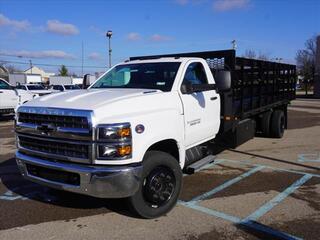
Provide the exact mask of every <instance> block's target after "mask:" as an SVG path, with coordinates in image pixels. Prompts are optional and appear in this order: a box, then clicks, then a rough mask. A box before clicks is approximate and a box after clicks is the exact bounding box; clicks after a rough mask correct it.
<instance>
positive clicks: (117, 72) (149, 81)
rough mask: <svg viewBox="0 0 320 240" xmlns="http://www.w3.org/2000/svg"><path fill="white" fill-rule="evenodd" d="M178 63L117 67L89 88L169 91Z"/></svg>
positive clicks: (138, 64)
mask: <svg viewBox="0 0 320 240" xmlns="http://www.w3.org/2000/svg"><path fill="white" fill-rule="evenodd" d="M179 66H180V62H163V63H137V64H125V65H119V66H116V67H115V68H113V69H112V70H111V71H110V72H108V73H107V74H105V75H104V76H102V77H101V78H100V79H99V80H98V81H97V82H96V83H95V84H94V85H93V86H92V87H91V88H143V89H159V90H161V91H165V92H167V91H171V88H172V85H173V82H174V79H175V77H176V74H177V71H178V69H179Z"/></svg>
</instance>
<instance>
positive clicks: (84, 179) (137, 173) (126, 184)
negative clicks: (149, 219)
mask: <svg viewBox="0 0 320 240" xmlns="http://www.w3.org/2000/svg"><path fill="white" fill-rule="evenodd" d="M16 161H17V164H18V167H19V169H20V172H21V174H22V176H23V177H24V178H25V179H28V180H30V181H33V182H36V183H39V184H41V185H45V186H48V187H52V188H56V189H60V190H65V191H70V192H75V193H80V194H85V195H90V196H94V197H99V198H124V197H129V196H132V195H134V194H135V193H136V191H137V190H138V189H139V184H140V179H141V176H142V166H141V165H135V166H130V165H129V166H107V167H106V166H92V165H91V166H86V165H81V164H76V163H62V162H53V161H47V160H43V159H41V158H38V157H33V156H29V155H26V154H23V153H21V152H19V151H17V152H16ZM27 164H29V165H32V166H37V167H41V168H42V169H43V168H45V169H51V170H56V171H61V172H63V173H75V174H78V175H79V180H80V181H79V184H78V185H73V184H67V183H61V182H57V181H52V180H48V179H46V178H42V177H38V176H35V175H33V174H32V173H30V172H28V169H27Z"/></svg>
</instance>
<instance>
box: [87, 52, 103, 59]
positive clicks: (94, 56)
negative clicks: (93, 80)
mask: <svg viewBox="0 0 320 240" xmlns="http://www.w3.org/2000/svg"><path fill="white" fill-rule="evenodd" d="M88 58H89V59H91V60H102V57H101V54H100V53H97V52H92V53H90V54H89V56H88Z"/></svg>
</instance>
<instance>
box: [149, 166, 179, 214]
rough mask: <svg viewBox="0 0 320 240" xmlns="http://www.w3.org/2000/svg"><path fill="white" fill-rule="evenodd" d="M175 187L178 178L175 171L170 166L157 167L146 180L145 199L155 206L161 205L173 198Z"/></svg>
mask: <svg viewBox="0 0 320 240" xmlns="http://www.w3.org/2000/svg"><path fill="white" fill-rule="evenodd" d="M175 187H176V178H175V176H174V173H173V171H172V170H171V169H169V168H168V167H164V166H161V167H157V168H155V169H154V170H152V171H151V172H150V173H149V175H148V176H147V177H146V178H145V180H144V183H143V195H144V198H145V201H146V202H147V203H149V205H150V206H151V207H153V208H158V207H161V206H163V205H164V204H166V203H167V202H168V201H169V200H170V199H171V197H172V195H173V193H174V191H175Z"/></svg>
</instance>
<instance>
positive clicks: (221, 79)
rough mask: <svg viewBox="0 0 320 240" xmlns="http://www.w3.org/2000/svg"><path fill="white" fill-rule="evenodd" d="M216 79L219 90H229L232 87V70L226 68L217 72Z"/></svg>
mask: <svg viewBox="0 0 320 240" xmlns="http://www.w3.org/2000/svg"><path fill="white" fill-rule="evenodd" d="M214 77H215V81H216V84H217V88H218V90H219V91H222V92H223V91H228V90H229V89H230V88H231V72H230V71H226V70H221V71H217V72H216V73H215V76H214Z"/></svg>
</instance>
